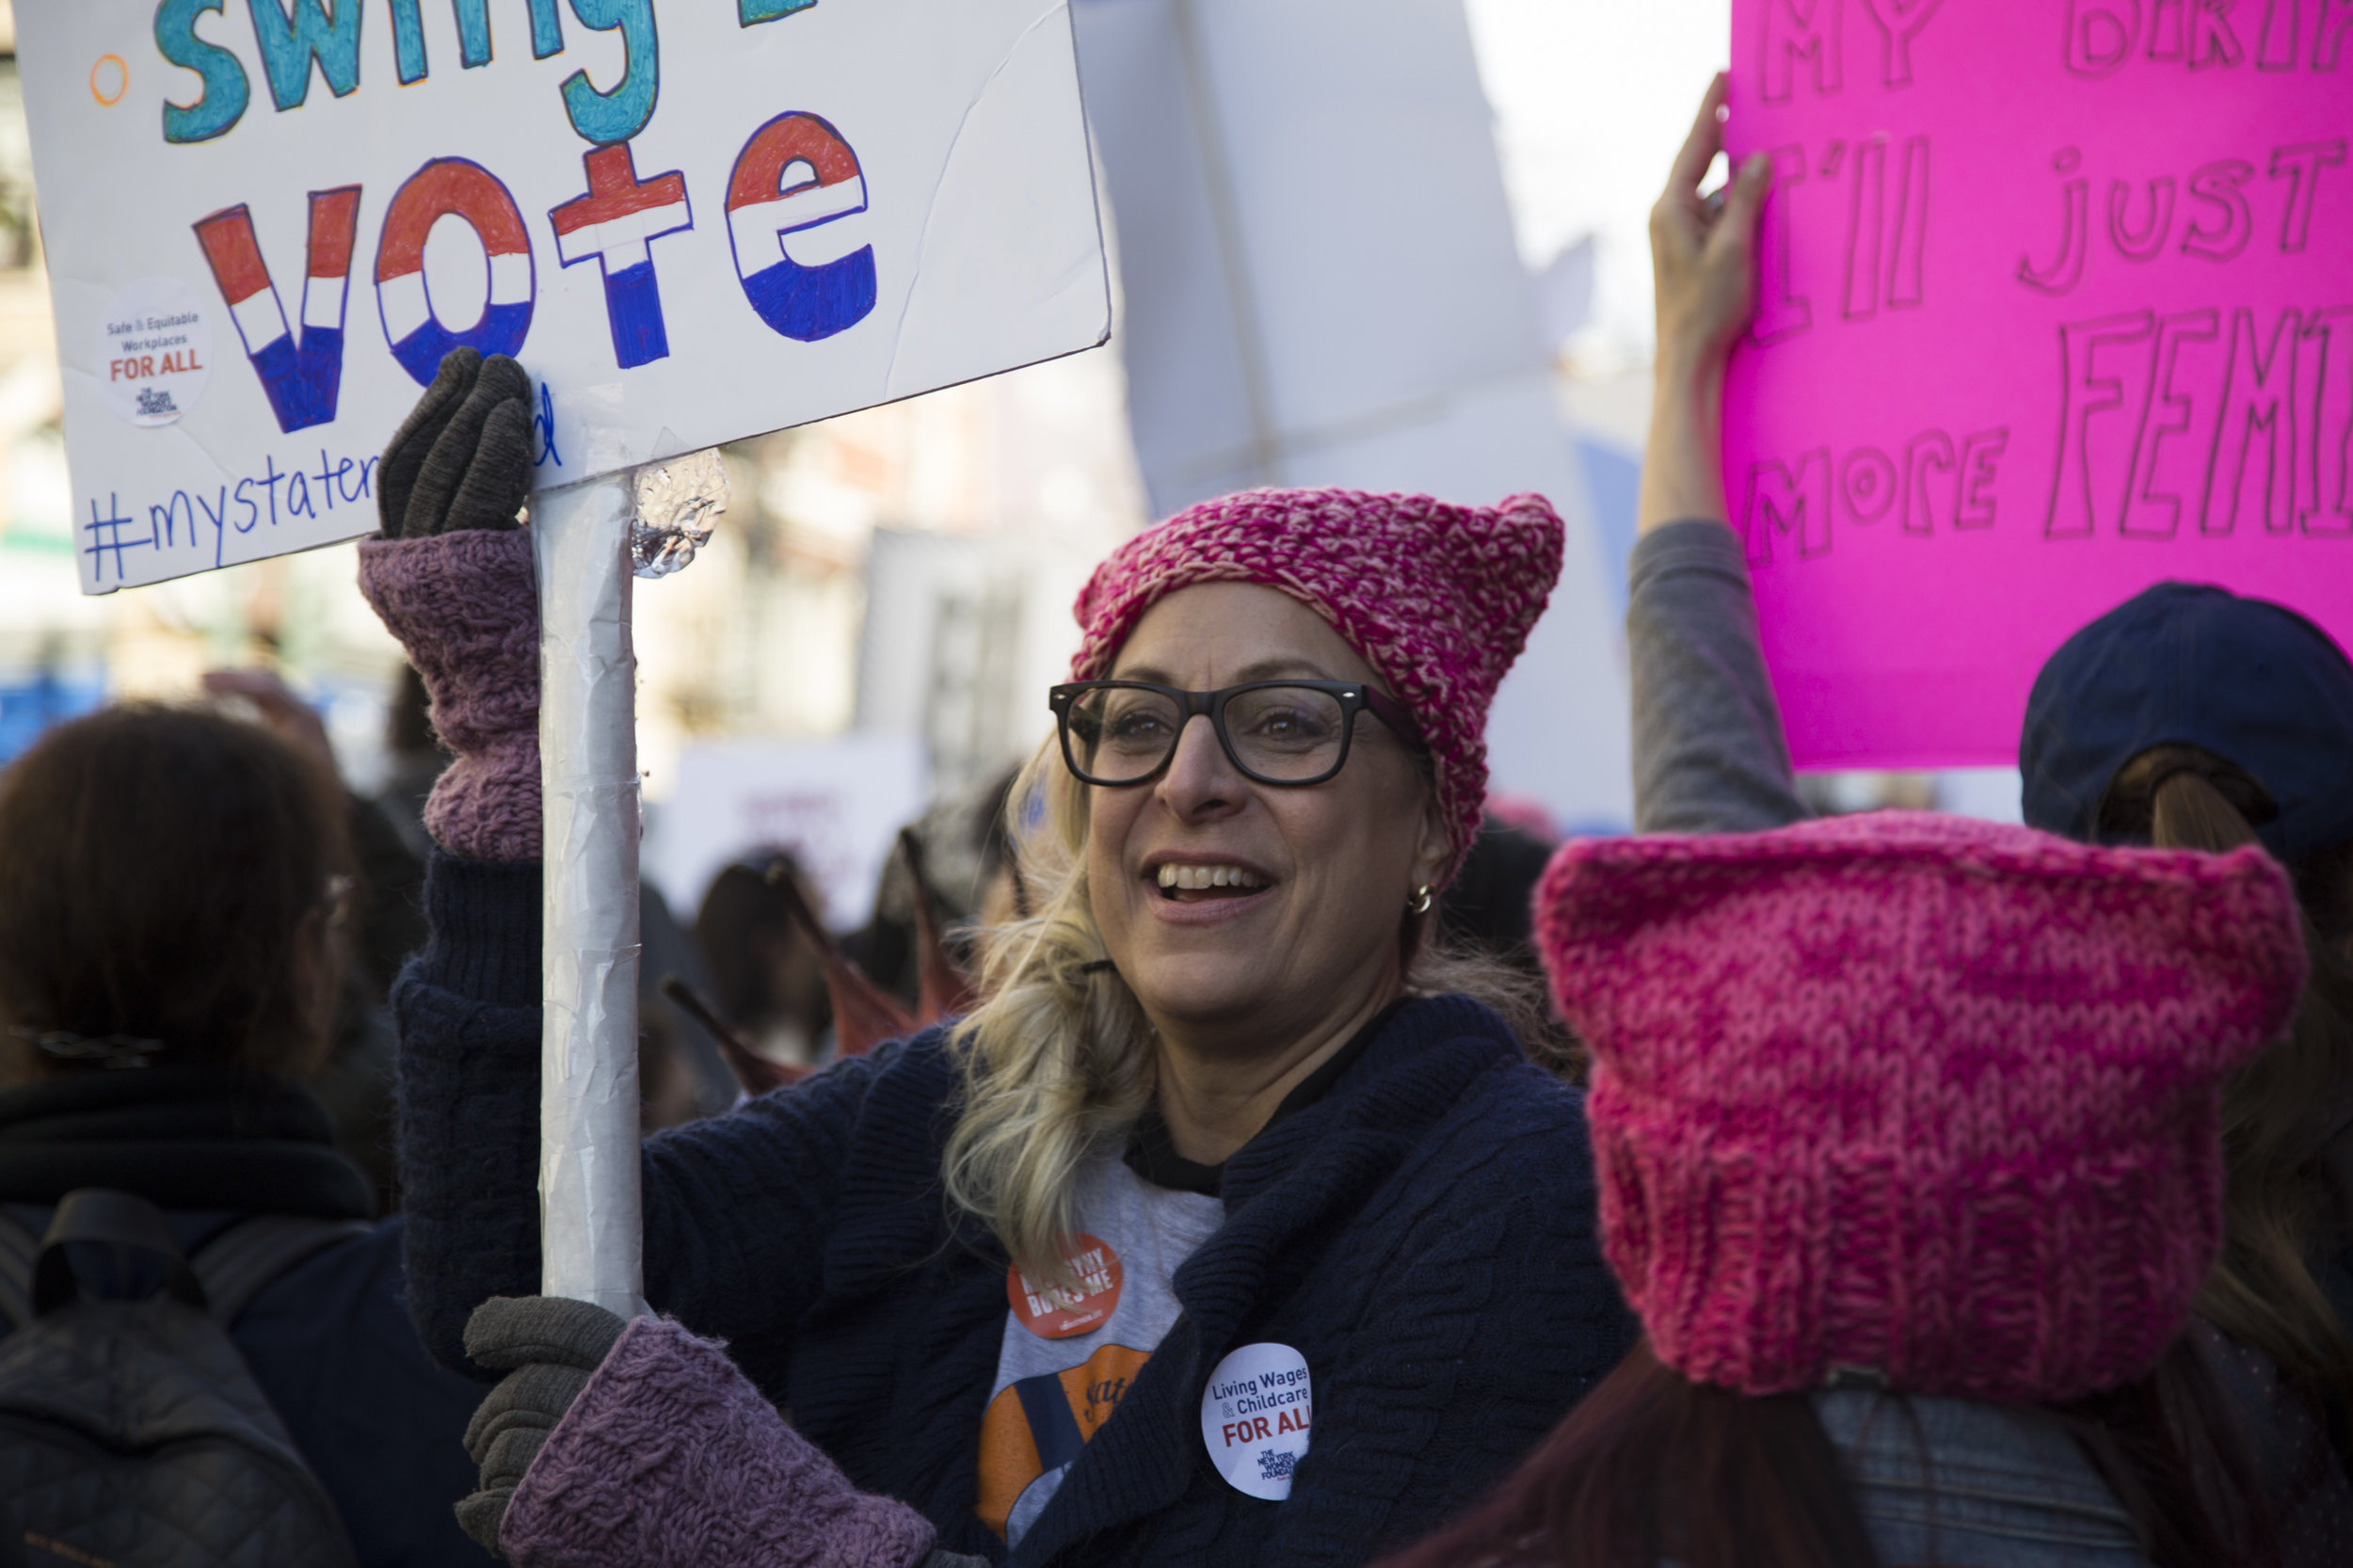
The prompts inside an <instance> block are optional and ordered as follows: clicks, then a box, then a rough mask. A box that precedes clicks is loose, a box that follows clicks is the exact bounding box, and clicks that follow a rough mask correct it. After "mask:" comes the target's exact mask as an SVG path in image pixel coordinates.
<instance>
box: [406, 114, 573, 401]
mask: <svg viewBox="0 0 2353 1568" xmlns="http://www.w3.org/2000/svg"><path fill="white" fill-rule="evenodd" d="M447 216H457V217H461V218H463V219H465V221H466V222H467V223H468V224H469V225H471V226H472V229H473V232H474V233H475V235H476V236H477V237H478V238H479V239H480V240H481V241H482V248H483V250H484V251H485V252H486V253H487V254H488V263H489V270H490V289H489V297H488V303H486V304H485V305H484V306H483V308H482V315H481V317H480V319H478V320H476V321H475V322H474V323H473V325H472V326H471V327H469V328H466V329H465V330H464V331H462V332H461V331H453V330H451V329H450V328H448V327H447V326H445V325H444V324H443V323H442V321H441V319H440V317H439V316H438V315H436V314H435V313H434V311H433V300H432V296H430V295H428V294H427V293H426V292H425V283H424V238H425V235H426V234H428V233H429V232H432V229H433V225H434V224H435V223H437V222H439V221H440V219H442V218H443V217H447ZM536 290H537V284H536V280H535V274H534V273H533V270H532V259H531V234H530V232H529V231H528V230H526V229H525V228H524V227H523V215H522V209H521V208H520V207H518V206H516V205H515V199H514V198H513V197H512V196H510V195H508V194H507V190H506V187H505V186H504V184H501V183H500V182H499V180H498V177H497V176H496V175H494V174H492V173H491V172H490V171H489V170H488V169H487V168H483V167H482V166H481V165H480V164H478V163H475V162H473V161H472V159H469V158H436V159H434V160H433V161H432V162H431V163H428V164H426V165H425V166H424V168H420V169H418V170H417V171H416V172H415V173H414V174H411V175H410V176H409V177H408V182H407V184H403V185H402V186H401V187H400V190H399V191H398V193H396V194H395V195H394V196H393V197H392V207H391V210H389V211H388V212H386V213H385V215H384V233H383V237H382V238H381V239H379V240H377V241H376V310H377V312H379V313H380V314H381V315H382V316H383V318H384V341H385V342H386V343H389V344H392V358H393V359H395V360H399V361H400V365H401V368H402V369H403V370H406V371H407V372H408V374H409V375H410V376H412V377H414V378H415V380H416V382H417V384H418V385H419V386H421V387H422V386H428V385H430V384H431V383H432V380H433V376H434V373H435V372H437V371H438V370H440V366H441V356H442V355H444V354H447V353H448V352H449V351H450V350H451V349H453V348H457V347H460V346H464V347H470V348H472V349H474V350H475V351H476V352H478V353H482V354H512V353H514V352H516V351H517V350H518V349H520V348H521V347H522V345H523V338H524V336H525V335H526V334H528V333H529V332H530V330H531V307H532V302H533V300H534V299H535V298H536Z"/></svg>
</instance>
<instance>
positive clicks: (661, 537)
mask: <svg viewBox="0 0 2353 1568" xmlns="http://www.w3.org/2000/svg"><path fill="white" fill-rule="evenodd" d="M632 479H633V483H634V489H635V498H636V513H635V515H634V516H633V517H632V519H631V520H630V528H629V555H630V565H631V568H632V570H634V571H635V572H636V573H637V575H638V576H640V577H667V576H669V575H670V573H672V572H674V571H677V570H679V569H680V568H682V567H685V566H687V565H689V564H690V563H691V562H693V560H694V559H695V552H696V551H698V550H700V549H701V548H702V547H703V546H704V545H707V544H709V543H710V542H711V530H712V527H713V525H715V524H716V523H717V521H718V520H719V514H720V513H722V512H724V511H726V510H727V509H728V468H727V464H726V463H725V462H724V461H723V460H722V459H721V458H720V456H719V449H718V448H717V447H715V446H711V447H705V448H704V449H703V450H702V451H700V452H690V453H687V454H685V455H684V456H678V457H668V458H664V460H663V461H661V462H658V463H648V464H647V465H646V466H645V467H643V468H641V469H639V470H637V471H636V472H635V474H634V475H633V476H632Z"/></svg>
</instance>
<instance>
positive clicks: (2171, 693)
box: [2018, 583, 2353, 861]
mask: <svg viewBox="0 0 2353 1568" xmlns="http://www.w3.org/2000/svg"><path fill="white" fill-rule="evenodd" d="M2157 745H2185V746H2196V747H2197V748H2198V749H2199V750H2201V751H2205V752H2210V753H2212V754H2213V755H2214V756H2217V757H2219V758H2221V759H2222V760H2225V761H2228V762H2231V763H2233V764H2234V765H2236V766H2238V767H2240V768H2242V769H2244V770H2246V772H2247V773H2249V775H2251V776H2253V777H2254V779H2255V781H2256V782H2257V783H2259V784H2261V785H2262V786H2263V788H2264V791H2265V793H2267V794H2269V795H2270V797H2271V799H2272V801H2273V803H2274V804H2275V805H2276V806H2277V807H2278V808H2279V809H2278V810H2277V812H2275V813H2274V814H2273V815H2272V816H2271V817H2270V818H2268V819H2267V820H2265V821H2264V822H2261V823H2257V824H2255V833H2256V836H2257V837H2258V838H2260V839H2261V840H2263V843H2264V847H2265V849H2268V850H2269V851H2270V852H2271V853H2272V855H2273V856H2276V857H2277V858H2279V859H2281V860H2283V861H2295V860H2300V859H2302V858H2303V857H2304V856H2308V855H2311V854H2313V852H2314V851H2316V850H2324V849H2329V848H2331V847H2333V846H2335V845H2338V844H2342V843H2345V842H2347V841H2348V840H2353V663H2348V662H2347V661H2346V659H2345V652H2344V650H2343V649H2341V648H2338V647H2337V645H2336V644H2335V643H2333V642H2331V641H2329V634H2328V633H2327V632H2323V631H2321V630H2320V628H2319V627H2317V626H2314V625H2313V623H2312V622H2311V621H2309V620H2306V619H2305V618H2304V617H2303V616H2299V615H2297V613H2296V612H2295V611H2293V610H2288V609H2285V608H2282V607H2281V606H2280V605H2277V604H2273V603H2270V602H2269V601H2267V600H2260V599H2241V598H2239V597H2238V596H2237V595H2236V594H2233V593H2230V592H2228V591H2226V590H2224V589H2221V588H2212V587H2204V586H2201V585H2199V584H2190V583H2160V584H2157V585H2156V586H2155V587H2153V588H2150V589H2147V590H2146V591H2144V592H2142V593H2139V594H2137V595H2135V596H2134V597H2133V598H2131V599H2129V600H2125V601H2124V602H2123V603H2122V604H2120V605H2118V606H2117V607H2116V608H2115V609H2113V610H2111V611H2109V612H2108V613H2107V614H2106V615H2105V616H2101V617H2100V618H2099V619H2098V620H2095V621H2093V622H2092V623H2091V624H2090V625H2089V626H2087V627H2085V628H2084V629H2083V630H2082V631H2080V632H2076V633H2075V634H2074V635H2073V636H2072V637H2070V638H2068V639H2067V641H2066V642H2065V643H2063V644H2062V645H2060V648H2059V650H2058V651H2057V653H2054V654H2052V655H2051V659H2050V662H2049V663H2048V664H2044V665H2043V666H2042V673H2041V674H2040V675H2038V676H2037V677H2036V678H2035V682H2034V691H2033V693H2032V694H2031V695H2030V696H2028V697H2027V698H2026V724H2025V733H2024V734H2023V735H2022V736H2021V737H2020V740H2019V744H2018V767H2019V771H2020V772H2021V773H2022V774H2023V775H2024V776H2025V816H2026V822H2027V824H2029V825H2030V826H2034V827H2039V828H2041V829H2043V830H2044V831H2046V832H2050V833H2057V834H2062V835H2064V836H2065V837H2067V838H2070V839H2074V840H2079V841H2082V842H2087V843H2088V842H2091V841H2094V840H2100V841H2105V842H2118V841H2121V840H2119V839H2118V837H2117V836H2116V835H2114V834H2102V833H2101V832H2100V831H2099V820H2100V800H2101V797H2102V796H2103V795H2105V794H2106V792H2107V789H2108V785H2109V782H2110V781H2111V780H2113V779H2114V778H2115V777H2116V775H2117V771H2118V770H2119V769H2121V768H2122V767H2123V766H2124V764H2125V763H2127V762H2129V761H2131V760H2133V759H2134V758H2136V757H2137V756H2139V755H2140V754H2141V753H2142V752H2144V751H2147V750H2148V749H2149V748H2150V747H2151V746H2157Z"/></svg>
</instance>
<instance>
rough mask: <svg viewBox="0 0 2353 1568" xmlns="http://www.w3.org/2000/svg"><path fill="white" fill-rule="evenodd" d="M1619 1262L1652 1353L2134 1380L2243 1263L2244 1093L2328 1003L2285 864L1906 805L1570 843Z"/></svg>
mask: <svg viewBox="0 0 2353 1568" xmlns="http://www.w3.org/2000/svg"><path fill="white" fill-rule="evenodd" d="M1536 914H1537V932H1538V940H1539V945H1540V947H1541V949H1542V951H1543V952H1544V955H1545V965H1546V967H1547V968H1549V969H1550V970H1551V973H1552V979H1553V987H1554V992H1555V994H1556V995H1557V996H1558V997H1559V999H1560V1001H1561V1009H1562V1011H1563V1012H1564V1013H1565V1014H1566V1016H1568V1019H1569V1021H1570V1023H1571V1024H1572V1025H1574V1026H1575V1028H1576V1029H1577V1032H1578V1033H1579V1034H1580V1035H1581V1036H1582V1037H1583V1038H1584V1040H1585V1041H1586V1043H1587V1045H1588V1046H1590V1047H1591V1048H1592V1050H1593V1088H1592V1094H1591V1096H1590V1098H1589V1100H1588V1102H1587V1114H1588V1116H1589V1118H1590V1120H1591V1123H1592V1128H1593V1158H1594V1161H1595V1163H1596V1165H1597V1167H1598V1169H1599V1174H1600V1178H1601V1189H1602V1191H1601V1218H1602V1226H1603V1231H1604V1240H1603V1246H1604V1250H1605V1253H1606V1255H1607V1256H1608V1257H1609V1266H1610V1268H1611V1269H1612V1270H1614V1271H1615V1272H1616V1273H1617V1276H1618V1279H1619V1281H1620V1283H1621V1284H1623V1285H1624V1287H1625V1292H1626V1299H1627V1301H1628V1302H1629V1303H1630V1304H1632V1305H1633V1307H1634V1309H1635V1311H1636V1312H1638V1313H1639V1314H1641V1319H1642V1322H1643V1326H1644V1327H1645V1328H1646V1329H1647V1330H1648V1332H1649V1335H1650V1339H1651V1344H1652V1346H1653V1347H1654V1348H1655V1349H1656V1351H1657V1354H1658V1357H1659V1359H1660V1360H1661V1361H1663V1362H1665V1363H1666V1364H1667V1365H1669V1366H1671V1367H1673V1368H1675V1369H1676V1370H1678V1371H1680V1372H1681V1373H1683V1374H1684V1376H1686V1377H1688V1378H1690V1379H1693V1380H1694V1381H1697V1382H1702V1383H1710V1384H1718V1385H1720V1386H1721V1387H1725V1388H1731V1389H1735V1390H1737V1391H1738V1392H1741V1393H1746V1394H1773V1393H1782V1392H1785V1391H1789V1390H1793V1389H1802V1388H1811V1387H1816V1386H1818V1385H1819V1384H1822V1382H1823V1381H1824V1380H1825V1378H1826V1377H1827V1375H1828V1374H1829V1373H1830V1372H1831V1371H1832V1370H1833V1368H1866V1369H1869V1370H1872V1371H1876V1372H1879V1373H1881V1374H1882V1375H1884V1377H1885V1378H1886V1379H1887V1382H1888V1384H1889V1385H1890V1386H1891V1387H1893V1388H1895V1389H1897V1390H1899V1391H1902V1392H1907V1393H1918V1394H1959V1395H1967V1396H1972V1397H1976V1398H1980V1399H1992V1400H2044V1401H2057V1400H2068V1399H2073V1398H2075V1397H2077V1396H2079V1395H2083V1394H2086V1393H2089V1392H2091V1391H2093V1390H2097V1389H2104V1388H2112V1387H2115V1386H2117V1385H2119V1384H2124V1383H2128V1382H2130V1381H2132V1380H2134V1379H2136V1378H2138V1377H2141V1376H2144V1375H2146V1374H2147V1373H2148V1371H2149V1370H2150V1369H2151V1368H2153V1366H2154V1365H2155V1364H2156V1362H2157V1360H2158V1359H2159V1357H2160V1356H2161V1355H2162V1354H2163V1353H2164V1352H2165V1350H2166V1347H2167V1346H2168V1345H2169V1343H2170V1342H2171V1340H2172V1338H2173V1336H2174V1335H2175V1334H2177V1333H2178V1332H2179V1331H2180V1329H2181V1327H2182V1324H2183V1321H2184V1320H2185V1317H2186V1315H2187V1314H2188V1312H2189V1304H2190V1298H2191V1296H2192V1294H2193V1293H2194V1292H2195V1291H2196V1290H2197V1288H2198V1285H2199V1282H2200V1281H2201V1280H2202V1279H2203V1278H2204V1277H2205V1275H2206V1272H2207V1270H2208V1268H2210V1267H2211V1266H2212V1264H2213V1262H2214V1259H2215V1256H2216V1253H2217V1249H2218V1248H2219V1247H2220V1244H2221V1230H2222V1160H2221V1149H2220V1144H2219V1141H2218V1134H2217V1116H2218V1107H2219V1090H2220V1085H2221V1082H2222V1080H2223V1079H2224V1078H2225V1077H2226V1076H2227V1075H2228V1074H2229V1073H2230V1072H2231V1071H2232V1070H2233V1068H2235V1067H2237V1066H2238V1065H2239V1064H2242V1063H2244V1062H2246V1061H2248V1060H2249V1058H2250V1057H2253V1056H2254V1055H2256V1054H2257V1053H2259V1052H2260V1051H2261V1050H2262V1049H2263V1048H2265V1046H2266V1045H2268V1044H2269V1043H2270V1042H2272V1041H2273V1040H2275V1039H2277V1038H2279V1037H2280V1035H2281V1033H2282V1032H2284V1031H2285V1029H2286V1027H2287V1024H2288V1020H2289V1018H2290V1017H2291V1016H2292V1015H2293V1014H2294V1012H2295V1010H2296V1005H2297V995H2298V992H2299V991H2300V989H2301V988H2302V985H2303V982H2304V945H2303V940H2302V937H2301V935H2300V927H2299V926H2298V924H2297V909H2296V900H2295V896H2294V894H2293V892H2292V891H2291V890H2290V888H2289V885H2288V879H2287V876H2286V874H2285V873H2284V872H2282V871H2281V869H2280V867H2279V866H2278V864H2277V863H2275V862H2274V861H2272V860H2271V859H2269V858H2268V857H2267V856H2265V855H2264V854H2263V853H2262V852H2261V851H2260V850H2258V849H2256V848H2254V847H2252V846H2249V847H2248V848H2245V849H2240V850H2234V851H2233V852H2232V853H2230V854H2228V855H2202V854H2196V853H2191V852H2186V851H2170V850H2131V849H2103V848H2096V847H2092V846H2089V845H2084V844H2076V843H2071V842H2068V841H2066V840H2060V839H2055V838H2051V837H2049V836H2047V835H2044V834H2041V833H2036V832H2032V831H2030V830H2028V829H2026V828H2023V827H1997V826H1993V825H1992V824H1985V823H1977V822H1970V821H1965V820H1962V819H1960V818H1954V817H1944V816H1934V815H1929V814H1926V813H1915V812H1886V813H1879V814H1874V815H1870V816H1862V817H1845V818H1838V819H1833V820H1831V821H1827V822H1814V823H1807V824H1803V825H1801V826H1798V827H1792V828H1787V829H1784V830H1782V831H1780V832H1774V833H1758V834H1749V835H1741V836H1735V837H1723V838H1706V839H1686V838H1657V839H1617V840H1587V841H1583V842H1577V843H1572V844H1570V845H1568V846H1567V847H1565V848H1564V849H1562V850H1561V853H1560V855H1559V856H1556V857H1555V858H1554V860H1553V863H1552V865H1551V867H1550V869H1549V870H1548V871H1547V872H1545V879H1544V882H1543V884H1542V886H1541V887H1540V888H1539V889H1538V893H1537V909H1536Z"/></svg>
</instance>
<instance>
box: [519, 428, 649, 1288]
mask: <svg viewBox="0 0 2353 1568" xmlns="http://www.w3.org/2000/svg"><path fill="white" fill-rule="evenodd" d="M631 481H632V475H631V474H630V473H628V472H620V473H614V474H608V475H606V476H605V477H603V478H600V479H592V480H589V481H587V482H586V483H584V484H579V485H571V486H567V487H566V488H562V489H552V490H547V491H543V492H541V493H540V494H539V495H537V496H536V497H534V498H533V503H532V527H531V532H532V536H533V541H534V544H533V550H534V554H535V556H536V568H537V575H538V580H539V769H540V783H541V788H542V791H543V795H542V840H543V844H544V855H545V861H544V864H545V868H546V869H545V878H546V885H545V891H544V894H543V898H544V901H545V902H544V909H545V919H546V935H545V937H544V948H543V952H542V961H541V962H542V983H543V985H544V992H543V1000H544V1012H543V1022H542V1025H541V1033H540V1067H539V1236H540V1241H539V1247H540V1259H541V1262H540V1270H541V1272H540V1289H541V1290H542V1291H543V1292H544V1293H546V1294H548V1295H551V1296H568V1297H571V1298H573V1299H574V1300H578V1301H585V1302H594V1303H596V1304H598V1305H599V1306H601V1307H604V1308H605V1309H606V1310H608V1311H611V1312H616V1313H618V1314H620V1315H621V1316H622V1317H624V1318H628V1317H634V1316H636V1315H638V1314H640V1313H643V1312H644V1311H645V1310H646V1305H645V1301H644V1283H645V1273H644V1266H643V1255H644V1245H645V1231H644V1223H643V1220H642V1214H641V1207H640V1203H639V1192H638V1152H637V1144H638V1096H637V964H638V945H637V837H638V819H639V811H638V779H637V724H636V718H637V715H636V683H637V660H636V655H635V653H634V652H633V650H632V648H631V644H630V599H631V571H630V526H631V522H632V518H633V516H634V506H633V504H632V483H631Z"/></svg>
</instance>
